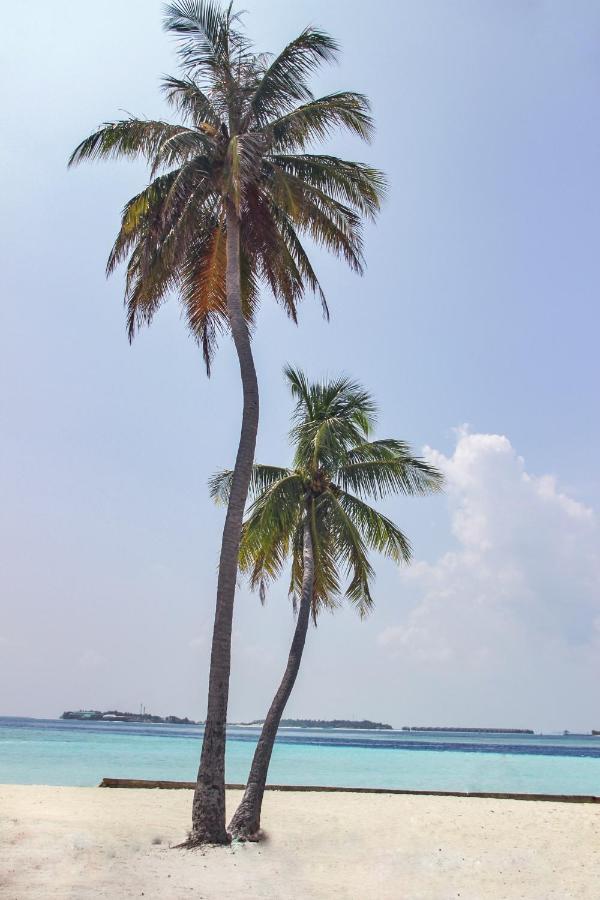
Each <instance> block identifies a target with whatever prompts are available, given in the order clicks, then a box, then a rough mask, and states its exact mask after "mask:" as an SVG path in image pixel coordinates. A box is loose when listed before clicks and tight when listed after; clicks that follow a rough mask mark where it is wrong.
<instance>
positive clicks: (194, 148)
mask: <svg viewBox="0 0 600 900" xmlns="http://www.w3.org/2000/svg"><path fill="white" fill-rule="evenodd" d="M184 137H185V138H186V139H187V140H186V142H185V143H184V142H183V138H184ZM175 138H179V141H180V143H179V145H178V147H177V149H178V150H179V153H180V156H179V157H177V156H176V150H175V146H177V145H172V149H171V151H170V152H171V154H172V159H174V158H178V159H180V160H183V159H189V157H190V156H191V155H192V154H193V153H196V154H197V153H199V152H200V150H201V148H202V147H203V137H202V135H201V134H199V133H198V132H197V131H193V130H191V129H189V128H185V127H184V126H182V125H171V124H169V123H168V122H160V121H157V120H152V119H136V118H134V117H131V118H128V119H120V120H119V121H116V122H105V123H104V124H103V125H101V126H100V128H98V129H97V130H96V131H95V132H94V133H93V134H91V135H90V136H89V137H87V138H86V139H85V140H84V141H82V142H81V143H80V144H79V145H78V146H77V147H76V148H75V150H74V151H73V153H72V154H71V156H70V157H69V162H68V165H69V166H75V165H77V164H78V163H80V162H83V161H84V160H97V159H116V158H118V157H121V156H123V157H137V156H142V157H144V158H145V159H147V160H148V161H149V162H151V163H154V161H155V158H156V156H157V155H159V154H160V151H161V148H162V146H163V145H164V144H165V142H167V141H173V140H174V139H175Z"/></svg>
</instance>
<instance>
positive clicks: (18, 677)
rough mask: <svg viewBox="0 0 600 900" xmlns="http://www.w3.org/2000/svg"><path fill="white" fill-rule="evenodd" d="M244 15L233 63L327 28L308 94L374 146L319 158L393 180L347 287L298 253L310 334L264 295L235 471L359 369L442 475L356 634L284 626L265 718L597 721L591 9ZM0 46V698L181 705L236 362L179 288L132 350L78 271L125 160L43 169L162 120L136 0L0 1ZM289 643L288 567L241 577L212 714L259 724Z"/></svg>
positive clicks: (116, 206) (408, 523) (190, 692)
mask: <svg viewBox="0 0 600 900" xmlns="http://www.w3.org/2000/svg"><path fill="white" fill-rule="evenodd" d="M242 6H243V7H245V8H247V9H248V13H247V15H246V19H245V21H246V23H247V26H248V29H249V31H250V34H251V35H252V36H253V37H254V38H255V40H256V42H257V45H258V46H259V48H260V49H266V50H277V49H279V48H280V47H281V46H282V45H283V44H284V43H285V42H286V41H288V40H289V39H291V38H292V37H294V36H295V34H296V33H297V32H298V31H300V30H301V28H302V27H304V26H305V25H306V24H308V23H313V24H318V25H321V26H322V27H324V28H326V29H328V30H329V31H331V32H332V33H333V34H334V35H335V37H336V38H338V39H339V41H340V42H341V44H342V47H343V55H342V57H341V62H340V65H339V66H337V67H332V68H329V69H327V70H324V71H323V75H322V77H321V78H320V79H319V80H318V81H317V82H315V90H316V91H319V92H327V91H330V90H332V89H337V88H351V89H355V90H359V91H363V92H365V93H367V94H368V95H369V96H370V97H371V99H372V101H373V105H374V113H375V116H376V121H377V137H376V140H375V141H374V143H373V144H372V146H370V147H366V146H362V145H360V144H359V143H358V142H357V141H355V140H350V139H346V138H344V139H343V140H341V139H340V140H334V141H332V143H331V149H332V150H333V151H335V152H336V153H339V154H343V155H345V156H348V157H350V158H359V159H363V160H365V161H369V162H372V163H374V164H376V165H378V166H379V167H381V168H382V169H384V170H385V171H386V172H387V173H388V176H389V180H390V185H391V188H390V195H389V199H388V202H387V203H386V206H385V210H384V212H383V214H382V216H381V218H380V221H379V223H378V225H377V226H376V227H374V228H370V229H369V231H368V235H367V238H368V239H367V247H366V252H367V259H368V271H367V274H366V276H365V277H364V278H363V279H359V278H358V277H356V276H355V275H352V274H351V273H350V272H348V271H347V270H346V269H345V268H344V265H343V264H342V263H340V262H338V261H336V260H333V259H331V258H328V257H327V256H326V255H324V254H323V253H321V252H316V253H315V263H316V266H317V269H318V272H319V274H320V276H321V278H322V282H323V284H324V286H325V288H326V292H327V295H328V299H329V304H330V307H331V312H332V321H331V323H330V324H329V325H327V324H326V323H324V322H323V320H322V319H321V316H320V312H319V308H318V304H317V303H316V302H315V301H314V300H312V299H307V301H306V303H305V305H304V306H303V308H302V311H301V317H300V327H298V328H295V327H294V326H292V325H291V324H290V323H289V322H288V321H287V320H286V318H285V316H284V315H283V313H282V312H281V311H280V310H279V309H278V308H277V307H276V306H275V305H274V304H273V302H272V300H271V299H270V297H268V296H265V299H264V304H263V309H262V312H261V315H260V319H259V327H258V330H257V335H256V339H255V343H254V347H255V353H256V360H257V366H258V373H259V378H260V383H261V387H262V421H261V427H260V435H259V442H258V451H257V459H258V460H259V461H263V462H273V463H275V464H286V463H287V461H288V459H289V451H288V445H287V438H286V433H287V428H288V416H289V411H290V403H289V399H288V397H287V395H286V390H285V387H284V384H283V380H282V377H281V369H282V366H283V364H284V363H285V362H287V361H289V362H291V363H293V364H300V365H302V366H303V367H304V368H305V369H306V371H307V373H308V374H309V375H310V376H314V377H318V376H322V375H325V374H337V373H338V372H340V371H345V372H348V373H349V374H351V375H352V376H354V377H356V378H357V379H360V380H361V381H363V382H364V383H365V385H367V386H368V387H369V388H370V389H371V390H372V391H373V392H374V394H375V396H376V397H377V399H378V401H379V403H380V407H381V415H380V428H379V435H380V436H389V435H393V436H398V437H402V438H404V439H407V440H409V441H410V442H411V443H412V444H413V446H414V447H416V448H418V449H419V451H422V452H425V453H426V454H427V455H428V457H431V458H432V459H433V460H434V461H436V463H437V464H438V465H440V466H441V467H442V468H443V469H444V471H445V472H446V473H447V476H448V491H447V493H446V496H445V497H443V498H439V499H431V500H414V501H410V502H407V501H393V502H390V503H387V504H386V511H387V512H389V513H390V514H391V515H393V516H394V518H395V519H396V520H397V521H399V522H400V523H401V524H402V526H403V527H404V529H405V530H406V531H407V532H408V534H409V535H410V536H411V538H412V540H413V544H414V548H415V565H414V566H413V567H412V568H411V569H410V570H407V571H404V572H402V573H399V572H398V571H397V570H396V569H395V568H394V567H393V566H392V565H391V564H388V563H381V562H380V561H377V562H376V570H377V574H378V578H377V582H376V586H375V587H376V590H375V597H376V601H377V606H376V609H375V611H374V612H373V614H372V615H371V617H370V618H369V619H368V620H367V621H365V622H360V621H359V620H358V618H357V617H356V615H355V614H354V613H353V612H351V611H350V610H340V611H339V612H337V613H336V614H335V615H325V616H323V618H322V620H321V621H320V623H319V627H318V628H317V629H316V630H315V629H311V631H310V633H309V639H308V643H307V649H306V653H305V659H304V663H303V668H302V672H301V674H300V677H299V679H298V683H297V686H296V689H295V691H294V694H293V696H292V698H291V700H290V703H289V705H288V709H287V715H289V716H307V717H360V718H362V717H369V718H373V719H382V720H384V721H389V722H391V723H392V724H394V725H395V726H401V725H404V724H409V725H410V724H416V725H418V724H439V725H444V724H445V725H452V724H455V725H456V724H458V725H482V726H484V725H496V726H514V727H518V726H525V727H532V728H535V729H539V728H544V729H559V728H570V729H573V730H574V729H589V728H591V727H600V704H599V702H598V683H599V679H600V541H599V538H600V526H599V525H598V518H597V511H598V510H600V478H599V476H598V457H599V450H600V427H599V425H598V412H597V410H598V399H597V398H598V387H599V377H598V376H599V365H598V329H599V326H600V315H599V313H598V293H599V275H600V262H599V261H600V254H599V249H598V248H599V225H600V165H599V160H600V6H599V5H598V4H597V3H596V2H593V0H590V2H585V0H574V2H571V3H564V2H562V0H555V2H551V0H505V2H501V3H499V2H497V0H489V2H487V0H453V2H451V3H449V2H446V0H425V2H423V0H398V2H388V3H386V2H382V0H374V2H372V3H370V4H369V5H368V7H366V6H365V4H364V3H358V2H356V0H330V2H329V3H327V4H324V3H323V2H322V0H319V2H317V0H298V2H296V3H293V4H292V3H285V4H284V3H280V4H274V3H273V2H272V0H271V2H268V0H248V2H245V3H243V4H242ZM367 11H368V15H367ZM2 43H3V52H2V76H3V77H2V81H3V84H4V86H5V91H4V93H3V98H2V125H1V127H0V141H1V144H0V157H1V162H2V206H3V215H2V217H1V224H0V227H1V229H2V239H1V241H0V254H1V257H2V267H1V271H2V276H3V277H2V281H3V292H2V293H3V297H2V304H1V307H0V378H1V381H0V384H1V392H0V592H1V600H2V617H1V619H0V714H16V715H36V716H46V715H47V716H56V715H59V714H60V712H61V711H62V710H63V709H66V708H79V707H97V708H112V707H118V708H121V709H123V708H137V707H139V704H140V702H143V703H145V705H146V707H147V708H148V709H149V710H152V711H154V712H157V713H162V714H168V713H176V714H181V715H185V714H187V715H189V716H192V717H194V718H196V717H198V718H201V717H203V716H204V712H205V702H206V677H207V671H208V653H209V647H210V634H211V628H212V615H213V609H214V595H215V583H216V563H217V557H218V548H219V544H220V530H221V527H222V522H223V512H222V510H218V509H215V508H213V507H212V505H211V502H210V500H209V498H208V495H207V489H206V482H207V478H208V476H209V475H210V474H211V473H212V472H213V471H214V470H215V469H217V468H220V467H223V466H228V465H230V464H231V463H232V461H233V457H234V451H235V445H236V440H237V433H238V429H239V415H240V388H239V383H238V373H237V364H236V360H235V356H234V353H233V348H232V345H231V343H230V341H229V340H225V341H224V342H223V343H222V346H221V348H220V351H219V354H218V357H217V360H216V365H215V368H214V375H213V377H212V379H211V380H210V381H208V380H207V379H206V377H205V374H204V371H203V365H202V361H201V358H200V354H199V352H198V350H197V349H196V347H195V345H194V343H193V342H192V340H191V339H190V338H189V336H188V335H187V333H186V331H185V329H184V327H183V323H182V322H181V321H180V315H179V309H178V307H177V303H176V302H172V303H170V304H168V305H167V306H166V307H165V308H164V310H163V311H162V312H161V313H160V314H159V315H158V316H157V318H156V321H155V323H154V325H153V327H152V328H151V329H149V330H147V331H144V332H142V333H141V334H140V335H139V337H138V338H137V339H136V340H135V342H134V344H133V346H131V347H130V346H129V345H128V343H127V339H126V336H125V328H124V315H123V309H122V290H123V283H122V273H119V274H118V275H117V276H115V277H113V278H111V280H110V281H108V282H107V281H106V280H105V278H104V264H105V260H106V256H107V253H108V250H109V248H110V245H111V241H112V238H113V237H114V234H115V231H116V228H117V225H118V220H119V213H120V209H121V207H122V206H123V204H124V202H125V201H126V200H127V199H128V198H129V197H130V196H131V195H132V194H134V193H135V192H136V191H137V190H138V189H139V188H140V187H141V186H142V185H143V184H144V182H145V171H144V168H143V167H142V166H139V165H134V164H127V163H105V164H97V165H88V166H85V167H81V168H79V169H77V170H75V171H70V172H67V170H66V159H67V157H68V155H69V153H70V151H71V150H72V149H73V147H74V146H75V145H76V144H77V143H78V142H79V141H80V140H81V139H82V138H83V137H84V136H86V135H87V134H88V133H89V132H90V131H92V130H93V129H94V128H95V127H96V126H97V125H98V124H99V123H100V122H102V121H106V120H109V119H111V118H114V117H118V116H119V115H122V111H127V112H131V113H135V114H137V115H142V116H149V117H156V116H164V115H167V114H168V113H167V110H166V109H165V107H164V104H163V102H162V100H161V96H160V93H159V89H158V85H159V78H160V76H161V75H162V74H163V73H169V72H173V71H174V70H175V67H176V66H175V59H174V52H173V46H172V43H171V42H170V40H169V38H168V37H167V36H166V35H165V34H164V33H163V32H162V30H161V4H160V3H159V2H154V0H127V2H126V3H123V2H117V0H105V2H103V3H101V4H98V3H96V4H91V3H81V2H75V0H55V2H53V3H47V2H42V0H31V2H29V3H27V4H25V5H22V4H12V6H8V7H7V8H6V9H5V11H4V15H3V41H2ZM594 510H596V512H594ZM292 630H293V618H292V613H291V608H290V605H289V602H288V600H287V596H286V585H285V583H283V582H282V583H281V584H280V585H277V586H276V587H275V588H274V589H273V590H272V591H271V593H270V595H269V598H268V602H267V605H266V606H265V607H264V608H262V607H261V606H260V603H259V601H258V598H257V597H256V596H254V595H252V594H250V593H249V592H248V591H247V590H246V588H245V587H243V586H242V587H241V589H240V591H239V594H238V598H237V602H236V615H235V638H234V657H233V673H232V682H231V702H230V719H231V720H239V719H244V718H250V717H252V718H254V717H259V716H261V715H263V714H264V712H265V710H266V708H267V706H268V703H269V701H270V698H271V696H272V693H273V691H274V689H275V686H276V684H277V682H278V679H279V677H280V674H281V672H282V668H283V665H284V660H285V657H286V654H287V647H288V643H289V640H290V637H291V633H292Z"/></svg>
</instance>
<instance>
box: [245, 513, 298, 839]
mask: <svg viewBox="0 0 600 900" xmlns="http://www.w3.org/2000/svg"><path fill="white" fill-rule="evenodd" d="M303 557H304V572H303V577H302V596H301V599H300V609H299V611H298V621H297V622H296V630H295V631H294V637H293V639H292V645H291V647H290V652H289V656H288V662H287V666H286V669H285V672H284V675H283V678H282V680H281V684H280V685H279V688H278V690H277V693H276V694H275V697H274V698H273V702H272V703H271V707H270V709H269V712H268V713H267V718H266V719H265V722H264V725H263V727H262V731H261V733H260V738H259V739H258V744H257V745H256V750H255V751H254V757H253V759H252V766H251V768H250V775H249V776H248V783H247V785H246V790H245V791H244V796H243V798H242V800H241V802H240V805H239V806H238V808H237V810H236V812H235V815H234V816H233V819H232V820H231V822H230V824H229V831H230V832H231V834H232V835H233V836H234V837H237V838H241V839H246V840H256V837H257V832H258V830H259V828H260V813H261V808H262V801H263V796H264V792H265V784H266V783H267V773H268V771H269V763H270V761H271V754H272V752H273V745H274V743H275V738H276V736H277V729H278V728H279V723H280V721H281V717H282V715H283V711H284V709H285V705H286V703H287V701H288V699H289V696H290V694H291V693H292V688H293V687H294V684H295V681H296V677H297V675H298V670H299V669H300V662H301V660H302V652H303V650H304V642H305V640H306V632H307V629H308V620H309V616H310V608H311V601H312V593H313V582H314V556H313V548H312V540H311V536H310V527H309V525H308V524H306V525H305V527H304V552H303Z"/></svg>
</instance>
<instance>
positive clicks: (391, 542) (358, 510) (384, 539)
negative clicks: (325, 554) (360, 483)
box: [333, 487, 412, 563]
mask: <svg viewBox="0 0 600 900" xmlns="http://www.w3.org/2000/svg"><path fill="white" fill-rule="evenodd" d="M333 493H334V495H335V497H336V499H337V500H338V502H339V504H340V506H341V507H342V509H343V510H344V512H345V513H346V515H347V516H348V518H349V519H350V520H351V522H352V523H353V524H354V526H355V528H356V529H357V531H358V532H359V533H360V534H361V535H362V536H363V538H364V541H365V543H366V544H367V545H368V546H369V547H370V548H371V549H372V550H376V551H377V552H378V553H382V554H383V555H384V556H388V557H389V558H390V559H393V560H394V562H397V563H400V562H404V563H408V562H410V559H411V556H412V549H411V545H410V541H409V540H408V538H407V537H406V535H405V534H403V532H402V531H401V530H400V529H399V528H398V526H397V525H395V524H394V523H393V522H392V521H391V519H388V518H387V516H384V515H383V514H382V513H380V512H378V511H377V510H376V509H373V507H372V506H369V505H368V504H367V503H364V502H363V501H362V500H360V499H359V498H358V497H353V496H352V494H349V493H347V492H346V491H342V490H339V488H335V487H334V488H333Z"/></svg>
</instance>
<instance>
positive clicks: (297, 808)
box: [0, 785, 600, 900]
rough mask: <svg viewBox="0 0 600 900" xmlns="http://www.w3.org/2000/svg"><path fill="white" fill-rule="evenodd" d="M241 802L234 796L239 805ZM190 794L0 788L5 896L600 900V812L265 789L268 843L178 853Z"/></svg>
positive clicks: (19, 899)
mask: <svg viewBox="0 0 600 900" xmlns="http://www.w3.org/2000/svg"><path fill="white" fill-rule="evenodd" d="M238 796H239V795H238V794H237V792H231V794H230V795H229V796H228V802H229V805H230V807H231V808H233V805H234V804H235V802H236V800H237V799H238ZM191 799H192V798H191V792H189V791H184V790H180V791H164V790H163V791H160V790H114V789H99V788H54V787H25V786H20V785H18V786H15V785H10V786H0V897H1V898H2V900H8V898H10V900H29V898H36V900H46V898H61V900H62V898H64V900H67V898H68V900H87V898H92V897H93V898H110V900H120V898H129V897H146V898H148V900H159V898H160V900H184V898H187V897H190V898H191V897H193V898H194V900H197V898H198V900H199V898H204V900H228V898H234V897H235V898H236V900H239V898H240V897H243V898H252V900H254V898H257V900H258V898H261V900H292V898H293V900H316V898H318V900H330V898H348V900H388V898H390V900H391V898H393V900H404V898H406V900H418V898H428V900H429V898H435V900H438V898H439V900H450V898H456V897H460V898H461V900H485V898H494V900H508V898H510V900H512V898H527V900H533V898H536V900H549V898H561V900H565V898H571V897H585V898H593V900H598V898H599V897H600V806H595V805H588V804H568V803H564V804H561V803H539V802H537V803H536V802H519V801H512V800H481V799H463V798H446V797H410V796H394V795H377V794H374V795H373V794H372V795H368V794H367V795H365V794H335V793H331V794H328V793H314V794H311V793H276V792H269V793H267V795H266V799H265V803H264V811H263V825H264V827H265V829H266V832H267V837H266V839H265V841H264V842H263V843H261V844H236V845H233V846H232V847H230V848H210V849H208V850H203V851H198V850H196V851H192V852H190V851H184V850H175V849H172V848H171V847H170V845H172V844H176V843H177V842H179V841H181V840H182V839H183V838H184V837H185V834H186V829H187V827H188V822H189V816H190V808H191Z"/></svg>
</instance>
